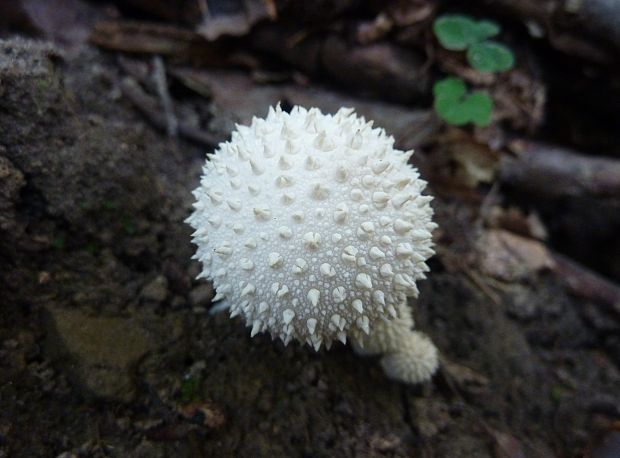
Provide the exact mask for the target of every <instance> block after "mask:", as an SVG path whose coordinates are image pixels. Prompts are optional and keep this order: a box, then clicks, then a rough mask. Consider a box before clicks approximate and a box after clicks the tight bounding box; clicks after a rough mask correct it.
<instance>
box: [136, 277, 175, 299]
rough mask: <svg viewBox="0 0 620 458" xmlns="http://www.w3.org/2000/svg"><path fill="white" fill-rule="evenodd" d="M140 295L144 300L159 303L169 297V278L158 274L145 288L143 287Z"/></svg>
mask: <svg viewBox="0 0 620 458" xmlns="http://www.w3.org/2000/svg"><path fill="white" fill-rule="evenodd" d="M140 297H141V298H142V299H144V300H147V301H153V302H157V303H159V302H163V301H165V300H166V297H168V280H167V279H166V277H164V276H163V275H158V276H157V277H155V278H154V279H153V280H151V281H150V282H149V283H147V284H146V285H145V286H144V288H142V292H141V293H140Z"/></svg>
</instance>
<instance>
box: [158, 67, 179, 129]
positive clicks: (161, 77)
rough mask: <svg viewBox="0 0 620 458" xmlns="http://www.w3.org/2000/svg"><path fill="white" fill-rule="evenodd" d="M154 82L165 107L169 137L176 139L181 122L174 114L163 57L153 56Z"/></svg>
mask: <svg viewBox="0 0 620 458" xmlns="http://www.w3.org/2000/svg"><path fill="white" fill-rule="evenodd" d="M153 80H154V81H155V87H156V88H157V93H158V94H159V98H160V99H161V104H162V106H163V107H164V113H165V115H166V131H167V132H168V137H170V138H174V137H176V136H177V134H178V127H179V121H178V120H177V117H176V115H175V114H174V107H173V104H172V98H171V97H170V93H169V92H168V81H167V79H166V67H165V66H164V60H163V59H162V58H161V56H153Z"/></svg>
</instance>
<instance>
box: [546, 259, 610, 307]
mask: <svg viewBox="0 0 620 458" xmlns="http://www.w3.org/2000/svg"><path fill="white" fill-rule="evenodd" d="M552 256H553V260H554V261H555V265H554V266H553V268H552V270H553V271H554V272H555V273H556V274H557V275H558V277H559V278H560V279H561V280H562V281H563V282H564V283H565V284H566V288H567V289H568V291H569V292H570V293H572V294H574V295H575V296H580V297H584V298H586V299H590V300H592V301H595V302H597V303H599V304H600V305H602V306H604V307H605V309H606V310H608V311H609V312H611V313H613V314H615V315H616V316H618V317H620V286H618V285H616V284H615V283H613V282H611V281H609V280H607V279H606V278H603V277H602V276H600V275H599V274H597V273H596V272H593V271H592V270H590V269H588V268H586V267H584V266H582V265H580V264H578V263H576V262H575V261H572V260H570V259H568V258H567V257H565V256H563V255H561V254H558V253H552Z"/></svg>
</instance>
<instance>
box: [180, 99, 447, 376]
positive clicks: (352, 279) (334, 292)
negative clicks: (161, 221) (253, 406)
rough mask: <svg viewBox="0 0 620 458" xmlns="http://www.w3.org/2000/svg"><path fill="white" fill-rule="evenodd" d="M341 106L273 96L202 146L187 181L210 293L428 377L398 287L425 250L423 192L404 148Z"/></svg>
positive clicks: (412, 277) (393, 372) (253, 321)
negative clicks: (285, 103)
mask: <svg viewBox="0 0 620 458" xmlns="http://www.w3.org/2000/svg"><path fill="white" fill-rule="evenodd" d="M372 126H373V123H372V121H371V122H366V121H365V119H364V118H363V117H358V116H357V115H356V114H354V112H353V110H352V109H350V108H341V109H340V110H339V111H338V112H337V113H336V114H335V115H330V114H323V113H321V111H320V110H319V109H317V108H311V109H309V110H307V109H305V108H302V107H299V106H295V107H293V109H292V110H291V112H290V113H286V112H284V111H282V110H281V108H280V106H279V105H278V106H277V107H276V108H275V109H274V108H270V109H269V113H268V115H267V117H266V118H265V119H259V118H256V117H255V118H253V119H252V123H251V125H250V126H239V125H238V126H237V129H236V130H235V131H234V132H233V133H232V138H231V140H230V141H229V142H226V143H221V144H220V145H219V147H218V149H217V150H216V151H215V152H214V153H213V154H208V155H207V161H206V163H205V165H204V168H203V172H204V174H203V176H202V179H201V184H200V186H199V187H198V188H197V189H196V190H195V191H194V192H193V194H194V196H195V197H196V202H195V203H194V208H195V211H194V212H193V214H192V215H191V216H190V217H189V218H188V219H187V222H188V223H189V224H190V225H191V226H192V227H193V228H194V229H195V232H194V233H193V234H192V236H193V242H194V243H195V244H196V245H197V247H198V249H197V252H196V254H195V256H194V258H195V259H198V260H199V261H200V262H201V263H202V266H203V270H202V272H201V273H200V275H199V277H204V278H208V279H211V280H212V281H213V284H214V287H215V289H216V292H217V294H216V296H215V298H214V300H222V306H220V307H219V308H224V307H228V308H229V309H230V315H231V317H234V316H236V315H241V316H243V317H244V318H245V320H246V323H247V325H248V326H249V327H251V329H252V330H251V336H254V335H256V334H257V333H259V332H269V333H271V335H272V337H273V338H275V337H279V338H280V339H282V341H283V342H284V344H288V343H289V342H290V341H291V340H292V339H295V340H298V341H300V342H305V343H307V344H308V345H310V346H311V347H312V348H314V349H315V350H316V351H318V350H319V348H320V347H321V344H325V346H326V347H327V348H329V347H330V346H331V344H332V342H333V341H334V340H335V339H337V340H339V341H341V342H342V343H346V341H347V337H350V338H352V339H353V340H354V341H355V343H356V346H357V347H358V349H361V347H362V346H363V347H365V348H366V351H367V352H370V353H382V354H383V355H384V356H383V360H382V364H383V367H384V369H385V370H386V373H387V374H388V375H389V376H391V377H393V378H396V379H399V380H403V381H406V382H418V381H422V380H425V379H428V378H430V376H431V375H432V373H433V372H434V371H435V369H436V367H437V351H436V349H435V347H434V346H433V344H432V343H431V342H430V340H429V339H428V338H426V337H425V336H423V335H421V334H419V333H417V332H414V331H412V326H413V320H412V318H411V311H410V309H409V307H408V306H407V303H406V300H407V296H408V295H409V296H414V297H417V295H418V288H417V287H416V281H417V280H419V279H423V278H425V275H424V274H425V272H427V271H428V270H429V268H428V266H427V265H426V263H425V261H426V260H427V259H428V258H429V257H430V256H432V255H433V254H434V251H433V249H432V246H433V243H432V238H431V232H432V230H433V229H434V228H435V227H436V224H435V223H434V222H433V221H432V215H433V211H432V209H431V206H430V201H431V199H432V198H431V197H430V196H425V195H423V194H422V191H423V190H424V188H425V186H426V182H425V181H423V180H421V179H420V178H419V175H418V173H417V170H416V169H415V168H413V167H412V166H410V165H409V164H408V160H409V157H410V156H411V154H412V153H413V151H407V152H403V151H400V150H397V149H394V138H393V137H391V136H388V135H386V133H385V131H384V130H383V129H380V128H373V127H372Z"/></svg>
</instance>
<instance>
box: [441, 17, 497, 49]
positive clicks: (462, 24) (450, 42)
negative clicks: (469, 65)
mask: <svg viewBox="0 0 620 458" xmlns="http://www.w3.org/2000/svg"><path fill="white" fill-rule="evenodd" d="M433 31H434V32H435V36H436V37H437V39H438V40H439V43H441V45H442V46H443V47H444V48H446V49H449V50H451V51H463V50H465V49H467V48H468V47H469V46H471V45H473V44H475V43H479V42H481V41H482V40H486V39H487V38H490V37H493V36H495V35H497V34H498V33H499V32H500V28H499V26H498V25H497V24H496V23H494V22H491V21H475V20H473V19H472V18H470V17H469V16H464V15H446V16H441V17H439V18H437V19H436V20H435V22H434V23H433Z"/></svg>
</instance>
